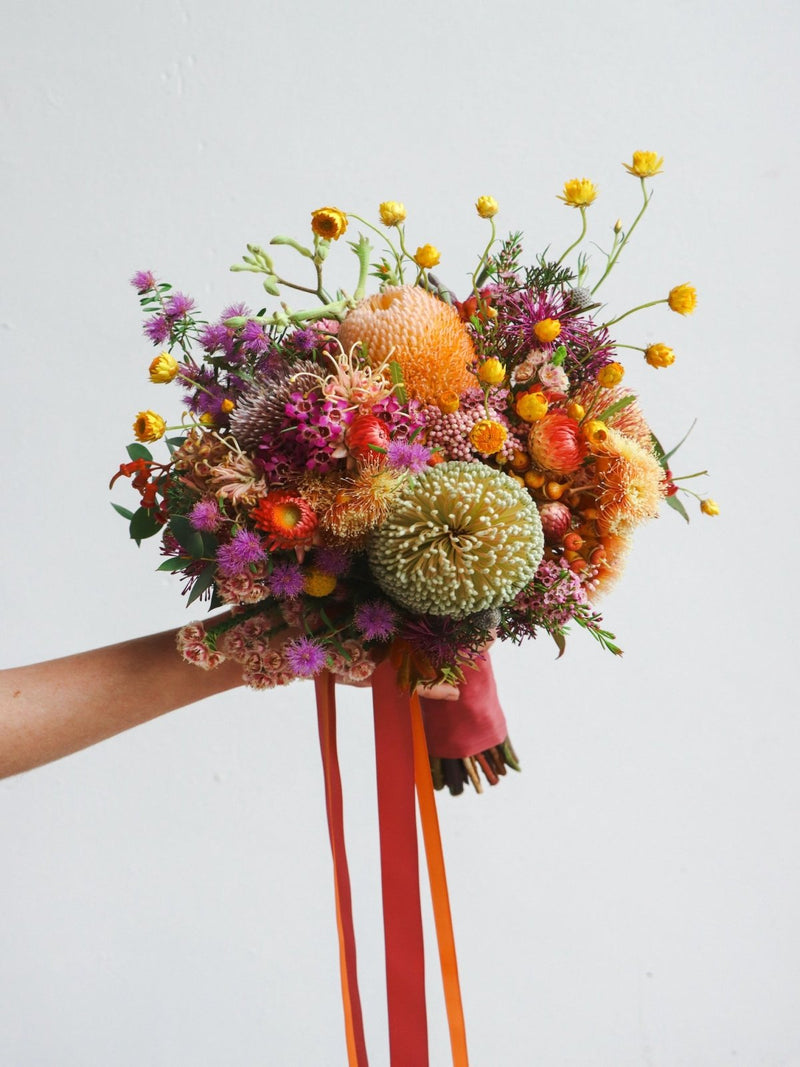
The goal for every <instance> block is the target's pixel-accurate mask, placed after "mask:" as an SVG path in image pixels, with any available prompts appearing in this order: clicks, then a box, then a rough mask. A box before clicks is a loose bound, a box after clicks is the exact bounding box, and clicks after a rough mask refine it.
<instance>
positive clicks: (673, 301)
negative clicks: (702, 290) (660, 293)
mask: <svg viewBox="0 0 800 1067" xmlns="http://www.w3.org/2000/svg"><path fill="white" fill-rule="evenodd" d="M667 303H668V304H669V306H670V308H671V309H672V311H677V312H678V314H679V315H691V313H692V312H693V311H694V309H695V308H696V307H697V290H696V289H695V287H694V286H693V285H689V284H688V282H684V283H683V285H676V286H675V287H674V288H673V289H670V291H669V296H668V297H667Z"/></svg>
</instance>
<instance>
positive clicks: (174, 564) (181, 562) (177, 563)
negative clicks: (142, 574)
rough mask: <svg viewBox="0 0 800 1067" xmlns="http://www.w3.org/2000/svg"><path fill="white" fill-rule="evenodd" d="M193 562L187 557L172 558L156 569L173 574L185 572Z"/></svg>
mask: <svg viewBox="0 0 800 1067" xmlns="http://www.w3.org/2000/svg"><path fill="white" fill-rule="evenodd" d="M191 562H192V561H191V560H190V559H187V558H186V556H170V558H169V559H165V560H164V561H163V563H160V564H159V565H158V566H157V567H156V570H157V571H167V572H168V573H170V574H171V573H172V572H173V571H182V570H185V569H186V567H188V566H189V564H190V563H191Z"/></svg>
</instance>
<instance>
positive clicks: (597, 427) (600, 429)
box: [581, 419, 608, 445]
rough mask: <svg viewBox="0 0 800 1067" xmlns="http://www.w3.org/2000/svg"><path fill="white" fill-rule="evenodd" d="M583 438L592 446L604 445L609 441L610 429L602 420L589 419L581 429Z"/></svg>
mask: <svg viewBox="0 0 800 1067" xmlns="http://www.w3.org/2000/svg"><path fill="white" fill-rule="evenodd" d="M581 429H582V430H583V436H584V437H585V438H586V440H587V441H588V442H589V444H590V445H602V444H603V442H604V441H606V440H608V427H607V426H606V424H605V423H604V422H603V420H602V419H589V421H588V422H585V423H584V424H583V426H582V427H581Z"/></svg>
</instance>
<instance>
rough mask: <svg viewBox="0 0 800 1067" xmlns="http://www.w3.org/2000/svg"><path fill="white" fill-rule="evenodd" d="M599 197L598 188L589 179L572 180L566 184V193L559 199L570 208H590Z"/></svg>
mask: <svg viewBox="0 0 800 1067" xmlns="http://www.w3.org/2000/svg"><path fill="white" fill-rule="evenodd" d="M596 196H597V186H596V185H595V184H594V182H590V181H589V179H588V178H571V179H570V180H569V181H568V182H564V192H563V194H562V195H561V196H559V197H558V199H559V200H563V201H564V203H565V204H566V205H567V206H568V207H588V206H589V204H591V203H592V201H593V200H594V199H595V197H596Z"/></svg>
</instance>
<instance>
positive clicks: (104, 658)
mask: <svg viewBox="0 0 800 1067" xmlns="http://www.w3.org/2000/svg"><path fill="white" fill-rule="evenodd" d="M241 675H242V671H241V667H240V666H238V664H236V663H231V662H225V663H222V664H221V665H220V666H219V667H217V668H215V669H214V670H211V671H204V670H199V669H198V668H197V667H195V666H193V665H192V664H190V663H186V662H185V661H184V660H183V659H181V657H180V656H179V654H178V652H177V649H176V647H175V631H174V630H166V631H164V632H163V633H158V634H150V635H148V636H147V637H138V638H134V639H133V640H130V641H122V642H120V643H119V644H116V645H107V646H106V647H104V648H96V649H92V650H91V651H89V652H79V653H77V654H76V655H73V656H65V657H62V658H60V659H53V660H47V661H46V662H44V663H33V664H30V665H29V666H25V667H12V668H10V669H8V670H4V671H0V778H6V777H8V776H9V775H12V774H19V773H20V772H21V771H27V770H31V769H32V768H34V767H39V766H41V765H42V764H44V763H49V762H51V761H52V760H57V759H61V757H62V756H68V755H70V754H71V753H73V752H78V751H79V750H80V749H82V748H87V747H88V746H89V745H94V744H96V743H97V742H98V741H104V740H105V739H106V738H108V737H113V736H114V734H118V733H121V732H122V731H123V730H129V729H130V728H131V727H132V726H138V725H139V724H140V723H144V722H148V721H149V720H151V719H155V718H158V716H160V715H164V714H165V713H166V712H168V711H173V710H174V709H175V708H181V707H184V706H185V705H186V704H192V703H194V702H195V701H196V700H202V699H203V697H207V696H212V695H213V694H215V693H222V692H224V691H225V690H228V689H233V688H235V687H236V686H238V685H241V684H242V677H241Z"/></svg>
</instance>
